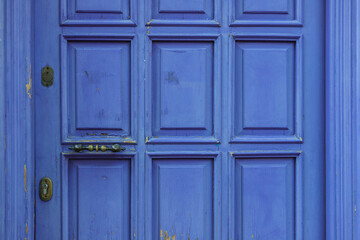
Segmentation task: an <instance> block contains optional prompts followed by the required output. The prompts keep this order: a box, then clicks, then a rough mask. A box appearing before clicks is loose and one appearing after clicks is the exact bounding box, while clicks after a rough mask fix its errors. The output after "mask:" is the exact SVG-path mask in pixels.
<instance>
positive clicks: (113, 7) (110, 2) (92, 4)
mask: <svg viewBox="0 0 360 240" xmlns="http://www.w3.org/2000/svg"><path fill="white" fill-rule="evenodd" d="M123 1H124V0H76V12H119V13H121V12H122V3H123Z"/></svg>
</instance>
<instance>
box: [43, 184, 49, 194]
mask: <svg viewBox="0 0 360 240" xmlns="http://www.w3.org/2000/svg"><path fill="white" fill-rule="evenodd" d="M41 188H42V194H43V195H46V194H47V193H48V188H49V185H48V184H47V183H45V182H44V183H42V184H41Z"/></svg>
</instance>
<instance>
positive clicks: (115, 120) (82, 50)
mask: <svg viewBox="0 0 360 240" xmlns="http://www.w3.org/2000/svg"><path fill="white" fill-rule="evenodd" d="M66 67H67V70H68V72H69V79H68V90H67V92H66V95H67V96H68V97H69V116H68V119H69V120H70V125H69V128H70V134H71V135H72V136H83V135H86V136H94V135H99V134H100V133H101V134H102V135H112V136H114V135H129V134H130V121H131V118H130V116H131V113H130V106H131V104H130V43H129V42H101V41H98V42H85V41H84V42H76V41H74V42H70V43H69V47H68V65H67V66H66Z"/></svg>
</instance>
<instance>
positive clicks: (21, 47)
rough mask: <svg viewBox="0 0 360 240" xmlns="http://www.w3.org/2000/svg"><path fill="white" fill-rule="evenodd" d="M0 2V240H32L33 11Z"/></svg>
mask: <svg viewBox="0 0 360 240" xmlns="http://www.w3.org/2000/svg"><path fill="white" fill-rule="evenodd" d="M32 4H33V1H29V0H0V77H1V81H0V91H1V92H0V117H1V121H0V149H1V150H0V184H1V185H0V186H1V188H0V204H1V206H0V217H1V222H0V239H4V240H14V239H16V240H17V239H25V240H30V239H34V206H35V205H34V203H35V202H34V201H35V198H34V180H35V175H34V166H35V162H34V153H33V152H34V150H33V149H34V148H33V144H34V141H33V138H34V127H33V122H34V121H33V107H34V104H33V101H34V97H33V87H32V84H33V83H32V79H33V77H32V76H33V65H32V62H33V61H32V60H33V59H32V55H33V54H32V47H33V46H32V44H33V36H32V34H33V31H32V28H33V26H32V22H33V19H32V12H33V11H32V7H33V5H32Z"/></svg>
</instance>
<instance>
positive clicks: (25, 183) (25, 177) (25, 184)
mask: <svg viewBox="0 0 360 240" xmlns="http://www.w3.org/2000/svg"><path fill="white" fill-rule="evenodd" d="M26 171H27V170H26V164H25V165H24V187H25V192H26V193H27V176H26V174H27V173H26Z"/></svg>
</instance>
